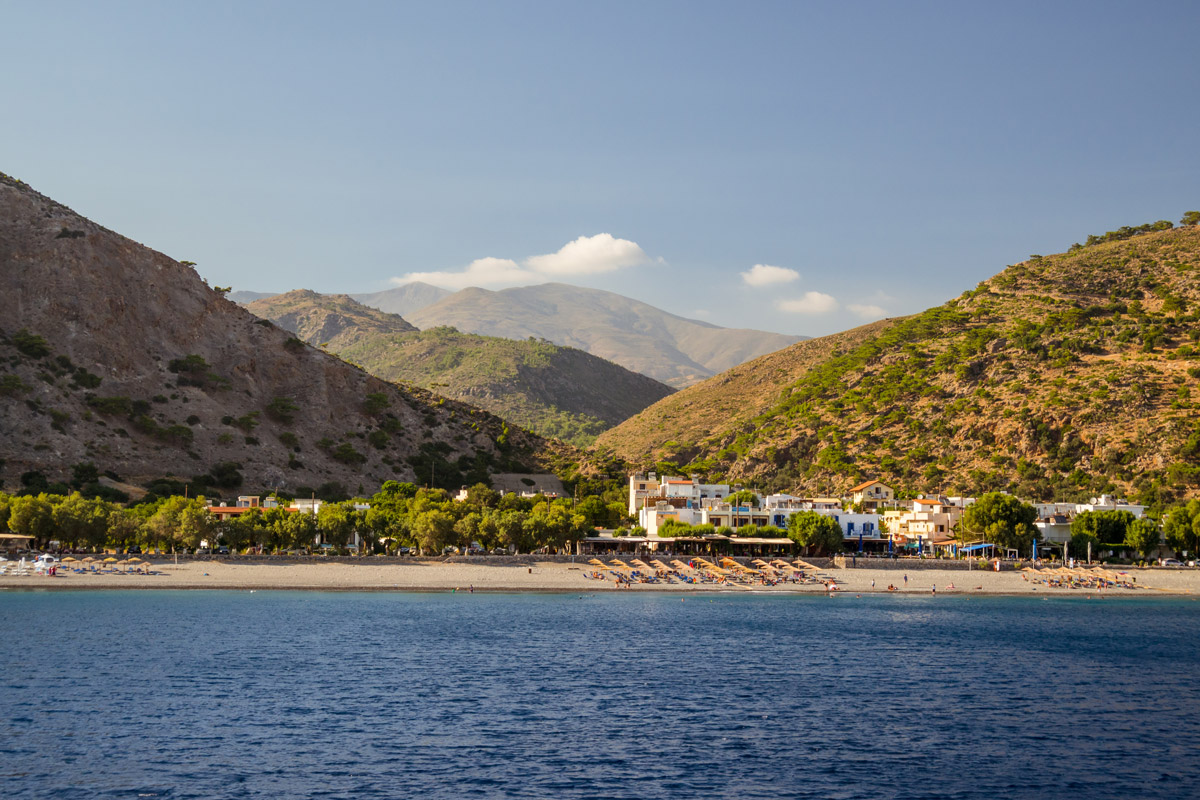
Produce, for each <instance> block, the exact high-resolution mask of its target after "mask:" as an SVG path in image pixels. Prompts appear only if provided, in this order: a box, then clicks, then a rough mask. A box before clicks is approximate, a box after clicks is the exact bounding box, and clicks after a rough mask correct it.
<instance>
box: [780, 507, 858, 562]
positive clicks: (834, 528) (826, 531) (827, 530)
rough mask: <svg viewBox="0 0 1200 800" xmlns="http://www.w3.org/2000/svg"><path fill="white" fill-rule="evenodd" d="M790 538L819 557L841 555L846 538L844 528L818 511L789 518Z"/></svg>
mask: <svg viewBox="0 0 1200 800" xmlns="http://www.w3.org/2000/svg"><path fill="white" fill-rule="evenodd" d="M787 535H788V538H789V539H791V540H792V541H793V542H795V543H796V544H798V545H800V546H801V547H803V548H804V549H805V550H806V551H808V550H812V551H814V552H815V553H816V554H817V555H824V554H826V553H839V552H841V550H842V545H843V543H844V541H845V540H844V538H843V536H842V526H841V525H839V524H838V523H837V520H835V519H834V518H833V517H831V516H829V515H827V514H821V513H818V512H816V511H800V512H797V513H795V514H792V516H791V517H789V518H788V530H787Z"/></svg>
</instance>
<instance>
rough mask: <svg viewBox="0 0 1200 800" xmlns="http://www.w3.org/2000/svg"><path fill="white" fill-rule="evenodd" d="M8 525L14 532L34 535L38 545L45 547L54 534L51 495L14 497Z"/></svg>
mask: <svg viewBox="0 0 1200 800" xmlns="http://www.w3.org/2000/svg"><path fill="white" fill-rule="evenodd" d="M8 527H9V529H10V530H11V531H12V532H13V533H18V534H20V535H22V536H32V537H33V540H34V543H35V544H36V546H37V547H39V548H45V547H46V545H47V544H48V543H49V541H50V539H51V538H52V537H53V536H54V506H53V505H52V504H51V503H50V498H49V495H46V494H38V495H25V496H23V497H14V498H13V499H12V504H11V506H10V510H9V517H8Z"/></svg>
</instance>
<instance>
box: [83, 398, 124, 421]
mask: <svg viewBox="0 0 1200 800" xmlns="http://www.w3.org/2000/svg"><path fill="white" fill-rule="evenodd" d="M84 402H85V403H87V405H88V406H89V407H90V408H94V409H96V411H98V412H100V413H101V414H108V415H109V416H116V415H117V414H131V413H133V401H132V400H130V399H129V398H128V397H123V396H119V395H118V396H114V397H97V396H96V395H94V394H89V395H88V396H87V397H86V398H85V399H84Z"/></svg>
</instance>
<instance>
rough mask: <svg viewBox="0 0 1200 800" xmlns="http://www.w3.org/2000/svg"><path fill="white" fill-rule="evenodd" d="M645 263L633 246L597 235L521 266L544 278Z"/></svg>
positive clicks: (583, 237)
mask: <svg viewBox="0 0 1200 800" xmlns="http://www.w3.org/2000/svg"><path fill="white" fill-rule="evenodd" d="M649 260H650V259H649V258H647V257H646V254H645V253H644V252H643V251H642V248H641V247H639V246H638V245H637V243H636V242H631V241H629V240H628V239H617V238H615V237H614V236H613V235H612V234H609V233H598V234H596V235H595V236H580V237H579V238H578V239H576V240H575V241H573V242H567V243H566V244H565V245H563V246H562V249H561V250H559V251H558V252H557V253H550V254H549V255H544V256H531V257H529V258H527V259H525V266H527V267H529V268H530V269H532V270H533V271H534V272H541V273H543V274H545V275H595V274H596V273H598V272H612V271H613V270H618V269H622V268H623V267H636V266H638V265H639V264H645V263H646V262H648V261H649Z"/></svg>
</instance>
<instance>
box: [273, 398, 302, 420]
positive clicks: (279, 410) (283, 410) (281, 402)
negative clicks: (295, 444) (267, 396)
mask: <svg viewBox="0 0 1200 800" xmlns="http://www.w3.org/2000/svg"><path fill="white" fill-rule="evenodd" d="M299 410H300V406H298V405H296V404H295V403H294V402H293V401H292V400H291V399H290V398H287V397H276V398H274V399H273V400H271V402H269V403H267V416H268V417H270V418H271V419H273V420H276V421H277V422H282V423H283V424H284V425H291V424H292V422H293V421H294V420H295V418H296V412H297V411H299Z"/></svg>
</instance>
